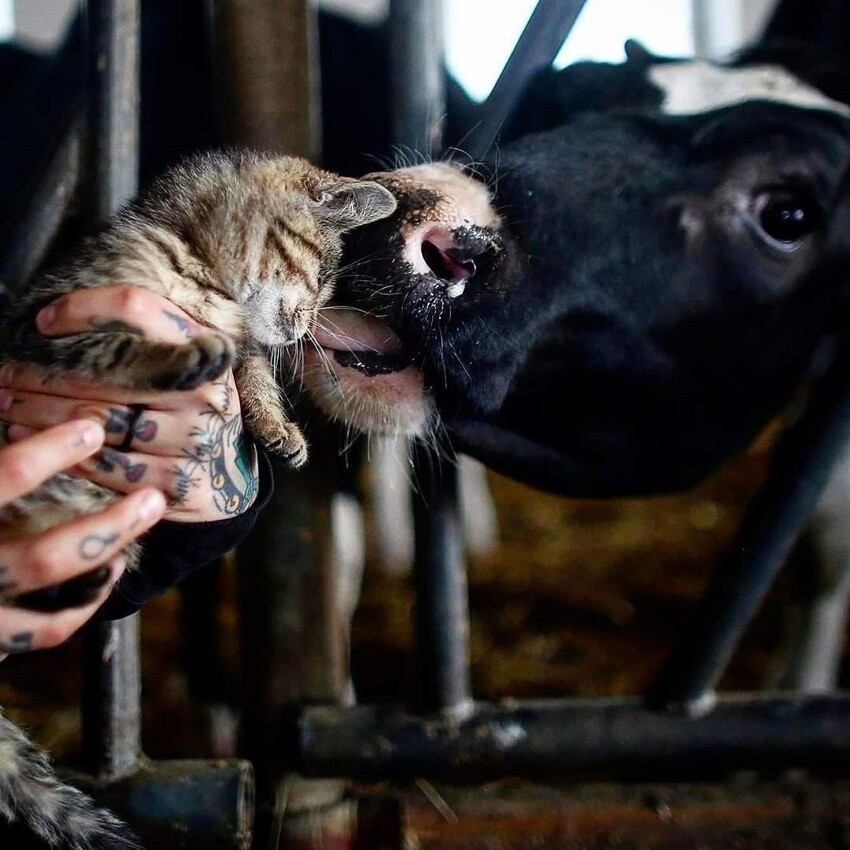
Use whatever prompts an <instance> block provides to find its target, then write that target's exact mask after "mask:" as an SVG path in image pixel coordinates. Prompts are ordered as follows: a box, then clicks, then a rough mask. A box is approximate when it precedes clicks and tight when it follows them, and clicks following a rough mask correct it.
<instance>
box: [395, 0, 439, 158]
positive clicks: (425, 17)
mask: <svg viewBox="0 0 850 850" xmlns="http://www.w3.org/2000/svg"><path fill="white" fill-rule="evenodd" d="M388 27H389V40H390V50H389V53H390V94H391V98H392V133H393V138H392V141H393V144H395V145H398V146H400V147H402V148H405V149H407V150H409V151H419V152H422V153H424V154H427V155H428V156H429V157H430V156H434V157H436V156H438V155H439V154H440V151H441V150H442V146H443V125H444V123H445V117H446V79H445V71H444V68H443V15H442V0H390V13H389V20H388Z"/></svg>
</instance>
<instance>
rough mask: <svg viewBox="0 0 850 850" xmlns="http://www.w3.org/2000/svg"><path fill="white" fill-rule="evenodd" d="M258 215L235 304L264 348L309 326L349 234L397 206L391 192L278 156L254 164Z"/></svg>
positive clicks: (281, 342)
mask: <svg viewBox="0 0 850 850" xmlns="http://www.w3.org/2000/svg"><path fill="white" fill-rule="evenodd" d="M252 172H253V173H252V177H253V178H254V179H253V180H252V183H253V184H254V186H255V188H257V189H258V190H259V191H258V192H257V195H256V196H255V197H256V201H257V203H258V204H260V207H261V210H262V212H261V214H260V215H259V216H258V217H257V222H256V225H255V226H256V228H257V231H258V232H257V238H255V239H253V240H249V241H250V242H252V243H253V244H254V245H255V246H256V256H254V257H251V258H249V263H248V265H249V267H251V268H252V269H253V270H254V271H253V273H249V274H247V275H246V276H245V278H244V280H245V283H244V284H243V291H242V293H241V295H240V298H239V300H240V302H241V303H242V305H243V308H244V310H245V316H246V320H247V324H248V332H249V335H250V336H251V338H252V339H254V340H255V341H256V342H259V343H260V344H261V345H265V346H275V347H276V346H284V345H289V344H291V343H293V342H296V341H297V340H299V339H300V338H301V337H302V336H304V334H306V333H307V331H308V330H310V328H311V327H313V325H314V324H315V322H316V317H317V313H318V310H319V308H320V307H322V306H323V305H324V304H326V303H327V302H328V300H329V299H330V297H331V295H332V293H333V284H334V278H335V273H336V270H337V267H338V265H339V260H340V256H341V255H342V237H343V235H344V234H345V233H347V232H348V231H349V230H353V229H354V228H356V227H360V226H361V225H364V224H369V223H371V222H374V221H378V220H379V219H382V218H386V217H387V216H388V215H390V214H391V213H392V212H393V211H394V210H395V208H396V200H395V198H394V197H393V195H392V193H391V192H389V191H388V190H387V189H385V188H384V187H383V186H380V185H379V184H378V183H376V182H373V181H371V180H355V179H352V178H347V177H341V176H339V175H337V174H332V173H330V172H327V171H323V170H321V169H319V168H316V167H315V166H313V165H310V164H309V163H308V162H306V161H305V160H301V159H294V158H292V157H283V158H276V159H269V160H265V161H262V160H261V161H260V162H257V163H254V165H253V167H252Z"/></svg>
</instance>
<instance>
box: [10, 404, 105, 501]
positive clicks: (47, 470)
mask: <svg viewBox="0 0 850 850" xmlns="http://www.w3.org/2000/svg"><path fill="white" fill-rule="evenodd" d="M104 437H105V435H104V432H103V428H102V427H101V426H100V425H99V424H98V423H97V422H90V421H87V420H76V421H74V422H66V423H65V424H63V425H59V426H57V427H56V428H51V429H50V430H49V431H44V432H42V433H40V434H35V435H33V436H32V437H30V438H28V439H27V440H26V441H23V442H19V443H17V444H15V445H13V446H6V447H4V448H2V449H0V504H4V503H6V502H10V501H11V500H12V499H17V498H18V497H19V496H23V495H24V494H25V493H29V492H30V490H33V489H35V488H36V487H37V486H38V485H39V484H41V483H42V482H44V481H46V480H47V479H48V478H50V477H52V476H53V475H55V474H56V473H57V472H61V471H62V470H63V469H67V468H68V467H70V466H73V465H74V464H76V463H79V462H80V461H81V460H84V459H85V458H87V457H89V455H91V454H92V453H94V452H96V451H97V450H98V449H99V448H100V447H101V446H102V445H103V441H104Z"/></svg>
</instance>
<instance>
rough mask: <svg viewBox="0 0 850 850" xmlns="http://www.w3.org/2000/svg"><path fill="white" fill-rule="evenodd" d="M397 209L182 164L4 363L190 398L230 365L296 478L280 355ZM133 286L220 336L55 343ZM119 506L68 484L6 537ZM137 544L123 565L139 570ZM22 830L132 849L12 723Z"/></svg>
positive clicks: (68, 480) (280, 168)
mask: <svg viewBox="0 0 850 850" xmlns="http://www.w3.org/2000/svg"><path fill="white" fill-rule="evenodd" d="M395 206H396V202H395V199H394V198H393V196H392V195H391V194H390V192H389V191H388V190H386V189H384V188H383V187H381V186H379V185H378V184H377V183H373V182H371V181H364V180H354V179H350V178H345V177H340V176H338V175H335V174H331V173H328V172H326V171H322V170H321V169H318V168H315V167H314V166H312V165H310V164H309V163H307V162H306V161H304V160H301V159H296V158H291V157H272V156H262V155H258V154H252V153H230V154H207V155H203V156H200V157H197V158H194V159H192V160H190V161H188V162H187V163H185V164H183V165H181V166H178V167H177V168H175V169H174V170H172V171H171V172H170V173H168V174H166V175H165V176H164V177H163V178H162V179H160V180H159V181H158V182H157V183H156V184H155V185H154V187H153V188H152V189H151V191H150V192H149V193H148V194H147V195H145V196H144V197H142V198H141V199H140V200H138V201H136V202H134V203H132V204H130V205H129V206H128V207H127V208H126V209H124V210H123V211H122V212H120V213H119V214H118V215H117V216H116V217H115V218H114V219H113V220H112V221H111V222H110V223H109V224H108V225H107V227H106V228H105V229H104V231H103V232H101V233H100V234H99V235H97V236H94V237H92V238H91V239H89V240H88V241H87V242H86V243H85V244H84V246H83V249H82V251H81V253H80V254H79V255H78V257H77V259H76V260H75V261H73V262H72V263H70V264H68V265H66V266H64V267H62V268H60V269H59V270H58V271H54V272H53V273H51V274H47V275H44V276H42V277H41V278H40V279H39V280H38V281H36V282H35V284H34V285H33V286H32V287H31V288H30V289H28V290H27V292H26V294H25V295H24V296H22V297H21V298H20V299H19V300H18V301H17V302H16V303H15V304H14V305H13V307H12V308H11V310H10V311H9V312H8V314H7V315H6V316H5V317H4V318H3V322H2V327H0V361H21V362H30V363H37V364H40V365H42V366H46V367H48V368H49V369H53V370H56V371H60V370H70V371H73V372H75V373H77V374H78V375H80V376H82V377H85V378H97V379H98V380H100V381H106V382H109V383H111V384H115V385H118V386H122V387H127V388H130V389H136V390H150V389H154V390H169V389H177V390H188V389H192V388H194V387H196V386H198V385H199V384H202V383H204V382H206V381H210V380H212V379H214V378H216V377H218V376H220V375H221V374H222V373H224V372H225V371H226V370H227V369H229V368H230V367H231V366H233V367H234V377H235V381H236V387H237V391H238V393H239V397H240V401H241V405H242V411H243V417H244V419H245V424H246V427H247V429H248V431H249V433H251V434H252V436H253V437H255V438H256V439H257V440H258V441H259V442H260V443H262V444H263V445H264V446H266V447H267V448H269V449H270V450H271V451H273V452H274V453H276V454H278V455H279V456H281V457H283V458H285V459H286V460H287V461H288V462H289V463H290V464H291V465H292V466H295V467H297V466H300V465H301V464H303V463H304V461H305V460H306V457H307V447H306V443H305V441H304V438H303V436H302V434H301V431H300V429H299V428H298V426H297V425H295V424H294V423H293V422H291V421H289V419H288V417H287V414H286V411H285V409H284V407H283V405H282V402H281V398H280V395H279V389H278V385H277V382H276V379H275V375H274V371H273V369H272V366H271V364H270V361H269V359H268V356H267V353H266V352H267V351H268V350H269V349H274V348H276V347H279V346H285V345H288V344H289V343H291V342H293V341H295V340H297V339H299V338H300V337H301V336H302V335H303V334H305V333H306V332H307V330H308V329H309V328H310V326H311V324H312V322H313V321H314V320H315V318H316V313H317V311H318V309H319V307H321V306H322V305H323V304H325V303H326V302H327V300H328V299H329V298H330V296H331V290H332V280H333V273H334V271H335V270H336V267H337V265H338V263H339V258H340V255H341V252H342V235H343V234H344V233H345V232H346V231H348V230H351V229H352V228H355V227H358V226H360V225H362V224H367V223H369V222H372V221H376V220H378V219H381V218H384V217H386V216H388V215H389V214H390V213H392V212H393V210H394V209H395ZM121 284H128V285H133V286H143V287H147V288H149V289H152V290H154V291H155V292H157V293H159V294H161V295H164V296H165V297H166V298H168V299H170V300H171V301H172V302H173V303H175V304H177V305H178V306H179V307H181V308H182V309H183V310H185V311H186V312H187V313H188V314H189V315H191V316H192V317H193V318H194V319H195V320H197V322H198V323H199V324H201V325H203V326H205V327H206V328H208V329H209V331H208V332H206V333H203V334H200V335H197V336H195V337H193V338H192V339H190V340H188V341H187V342H186V343H183V344H172V343H165V342H159V341H154V340H150V339H145V338H144V337H143V336H141V334H140V333H138V332H134V329H133V328H131V327H125V326H109V327H101V328H99V329H97V330H96V331H93V332H92V333H86V334H81V335H78V336H73V337H64V338H55V339H48V338H45V337H42V336H41V335H40V334H39V333H38V330H37V329H36V325H35V316H36V313H37V312H38V311H39V310H40V309H41V308H42V307H43V306H44V305H45V304H47V303H48V302H49V301H52V300H53V299H54V298H56V297H57V296H58V295H60V294H62V293H64V292H69V291H71V290H73V289H79V288H89V287H98V286H115V285H121ZM115 498H117V496H116V494H115V493H114V492H113V491H111V490H108V489H107V488H104V487H100V486H98V485H96V484H93V483H91V482H89V481H85V480H83V479H80V478H73V477H70V476H68V475H57V476H55V477H54V478H53V479H51V480H50V481H49V482H47V484H45V485H44V486H42V487H41V488H39V489H38V490H37V491H36V492H35V493H34V494H31V495H30V496H27V497H24V498H22V499H19V500H17V501H16V502H14V503H12V504H11V505H9V506H7V507H6V508H3V509H2V510H0V535H3V536H4V537H5V538H7V539H8V538H11V537H15V536H23V535H27V534H32V533H36V532H38V531H41V530H44V529H45V528H49V527H51V526H53V525H56V524H58V523H59V522H62V521H65V520H68V519H71V518H73V517H75V516H79V515H81V514H87V513H90V512H92V511H95V510H99V509H100V508H102V507H104V506H105V505H107V504H108V503H110V502H111V501H113V500H114V499H115ZM139 550H140V547H139V546H138V544H133V545H132V546H131V548H130V549H128V550H127V551H126V552H125V555H126V556H127V561H128V566H130V567H132V566H133V564H134V562H136V561H137V560H138V554H139ZM4 818H5V820H7V821H9V822H16V821H17V822H21V823H23V824H26V825H27V827H28V828H29V829H30V830H32V831H34V832H35V833H36V834H38V835H39V836H40V837H41V838H42V839H43V840H44V841H46V842H47V843H48V844H49V845H50V846H51V847H62V848H66V847H67V848H74V850H78V849H79V850H82V848H106V847H109V848H118V847H125V846H130V845H129V844H128V843H126V842H125V840H124V838H122V837H121V836H122V829H121V826H120V824H118V822H117V821H116V820H115V819H114V818H112V817H111V816H110V815H109V814H108V813H106V812H102V811H99V810H97V809H95V808H94V807H93V806H92V805H91V803H90V801H88V799H87V798H85V797H83V796H82V795H80V794H79V792H77V791H75V790H74V789H72V788H69V787H68V786H66V785H63V784H62V783H60V782H59V781H58V779H57V778H56V776H55V775H54V774H53V772H52V770H50V768H49V766H48V765H47V763H46V761H45V757H44V755H43V754H41V753H40V752H39V751H38V750H37V749H35V748H34V747H33V746H32V745H31V744H30V743H29V742H28V741H27V739H26V737H25V736H24V735H23V734H22V733H21V732H20V730H18V729H16V727H15V726H13V725H12V724H11V723H9V721H7V720H5V719H4V718H3V717H2V715H0V821H2V820H3V819H4Z"/></svg>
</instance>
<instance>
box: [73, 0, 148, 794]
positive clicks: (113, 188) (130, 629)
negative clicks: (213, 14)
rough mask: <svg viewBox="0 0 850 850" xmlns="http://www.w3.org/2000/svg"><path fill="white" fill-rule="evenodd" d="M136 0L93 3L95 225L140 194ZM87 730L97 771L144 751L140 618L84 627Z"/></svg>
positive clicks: (118, 768)
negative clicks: (138, 186) (142, 745)
mask: <svg viewBox="0 0 850 850" xmlns="http://www.w3.org/2000/svg"><path fill="white" fill-rule="evenodd" d="M139 15H140V8H139V0H89V3H88V21H87V23H88V42H89V100H88V104H87V108H88V121H89V138H88V157H87V164H88V175H87V176H88V186H87V189H88V193H87V196H86V198H85V201H86V211H87V217H88V219H89V222H90V224H92V225H97V224H100V223H101V222H103V221H104V220H105V219H107V218H108V217H109V216H110V215H112V214H113V213H114V212H115V211H116V210H118V209H119V208H120V207H121V206H122V204H124V203H126V202H127V201H128V200H129V199H130V198H131V197H132V196H133V195H134V194H135V192H136V188H137V179H138V161H139V109H138V106H139ZM84 672H85V680H84V681H85V699H84V702H83V730H84V742H85V747H86V752H87V754H88V757H89V760H90V761H91V763H92V766H93V769H94V771H95V772H96V774H98V775H100V776H106V777H113V778H114V777H120V776H125V775H127V774H128V773H130V772H131V771H132V770H133V769H134V768H135V766H136V764H137V762H138V759H139V754H140V752H141V708H140V705H141V681H140V673H139V624H138V615H134V616H133V617H129V618H127V619H125V620H121V621H119V622H116V623H102V624H95V625H93V626H91V627H90V628H89V629H87V631H86V661H85V666H84Z"/></svg>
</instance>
